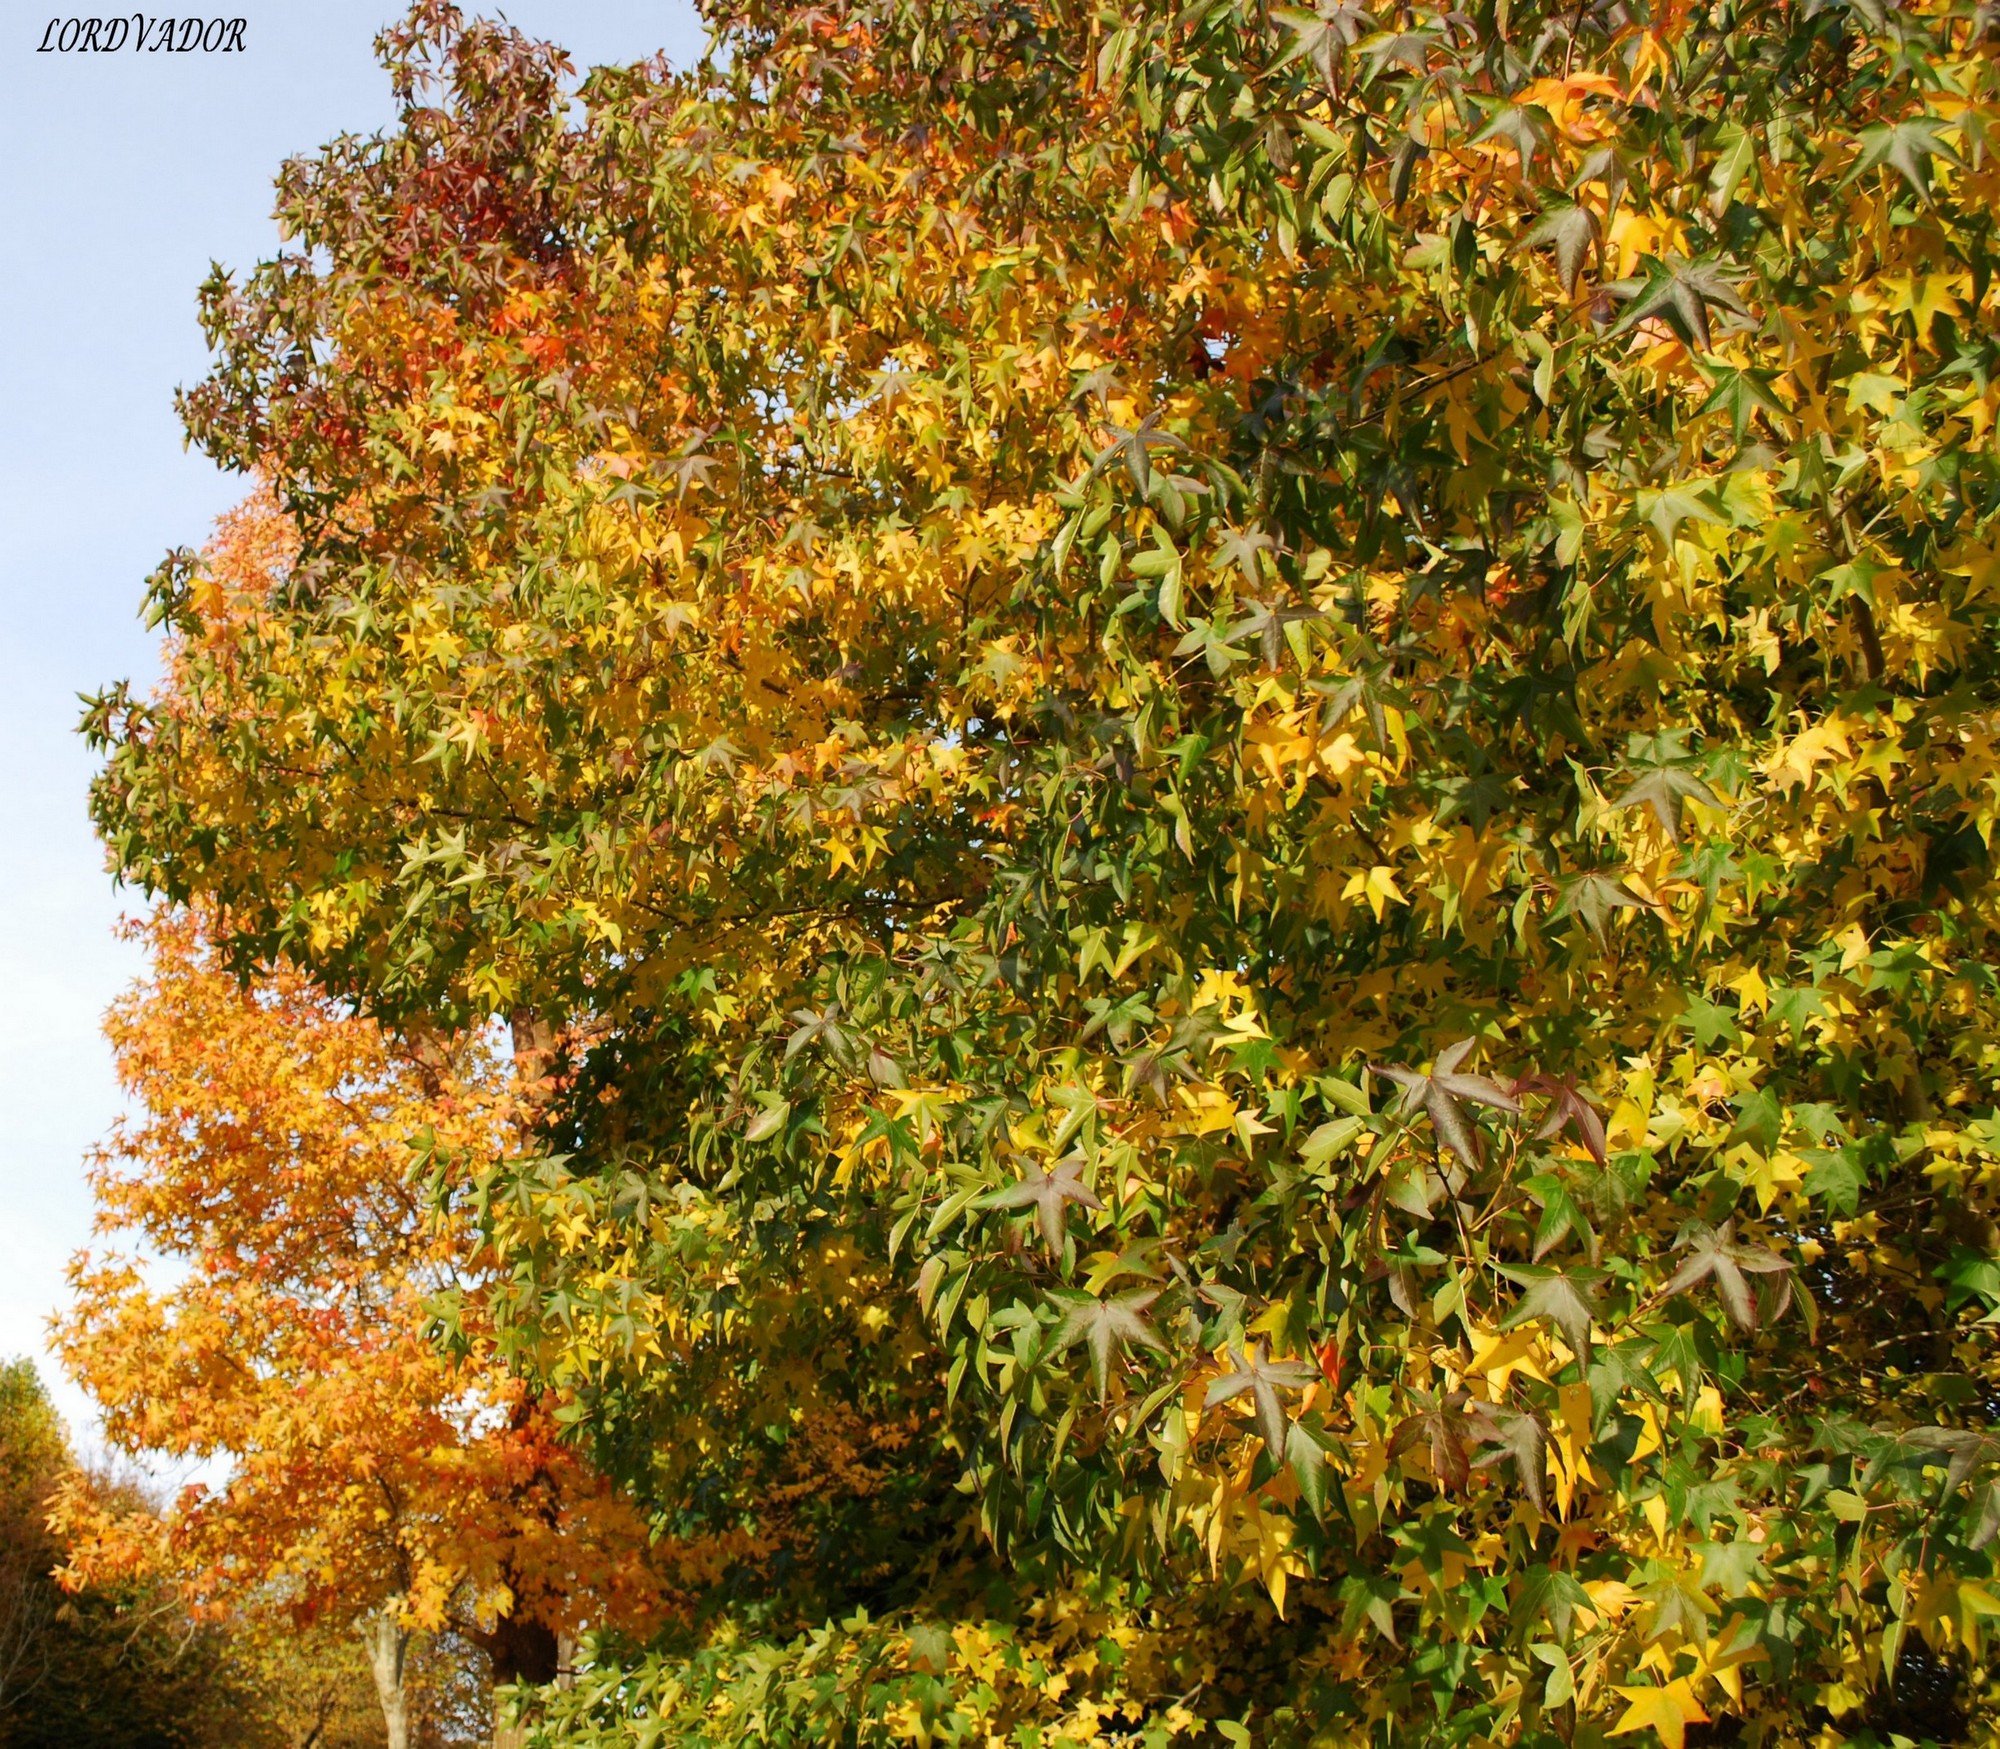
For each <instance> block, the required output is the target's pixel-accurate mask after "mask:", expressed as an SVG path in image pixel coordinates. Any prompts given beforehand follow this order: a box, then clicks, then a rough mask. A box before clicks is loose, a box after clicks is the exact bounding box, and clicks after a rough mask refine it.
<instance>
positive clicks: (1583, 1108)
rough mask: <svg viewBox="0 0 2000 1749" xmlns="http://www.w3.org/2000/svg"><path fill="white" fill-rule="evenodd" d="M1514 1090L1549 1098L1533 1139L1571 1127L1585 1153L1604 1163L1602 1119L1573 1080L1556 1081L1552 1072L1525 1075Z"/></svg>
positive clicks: (1517, 1093) (1519, 1093)
mask: <svg viewBox="0 0 2000 1749" xmlns="http://www.w3.org/2000/svg"><path fill="white" fill-rule="evenodd" d="M1514 1093H1515V1096H1516V1097H1517V1098H1518V1097H1519V1096H1520V1095H1521V1094H1523V1093H1540V1094H1544V1095H1546V1096H1547V1098H1548V1102H1549V1103H1548V1109H1547V1110H1546V1111H1545V1112H1543V1114H1542V1122H1541V1126H1540V1127H1539V1128H1538V1129H1537V1130H1536V1131H1535V1140H1536V1141H1538V1142H1546V1141H1548V1140H1549V1139H1550V1138H1551V1137H1552V1136H1558V1135H1561V1134H1562V1132H1563V1131H1564V1130H1566V1129H1568V1130H1574V1131H1575V1132H1576V1139H1577V1140H1578V1141H1580V1142H1581V1143H1582V1144H1583V1146H1584V1150H1585V1152H1587V1153H1588V1154H1589V1155H1590V1157H1591V1158H1592V1159H1593V1160H1595V1161H1596V1162H1597V1163H1598V1165H1600V1166H1602V1165H1604V1164H1605V1161H1606V1158H1607V1156H1606V1153H1605V1135H1604V1119H1603V1118H1602V1117H1601V1116H1600V1115H1599V1114H1598V1110H1597V1107H1596V1106H1594V1105H1592V1104H1591V1103H1590V1101H1589V1100H1588V1099H1587V1098H1585V1097H1584V1095H1583V1094H1582V1093H1580V1092H1578V1091H1577V1088H1576V1085H1575V1083H1574V1082H1570V1081H1558V1080H1556V1079H1555V1077H1553V1076H1551V1075H1528V1076H1524V1077H1523V1078H1522V1079H1520V1080H1518V1081H1516V1082H1515V1083H1514Z"/></svg>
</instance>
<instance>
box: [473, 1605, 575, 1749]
mask: <svg viewBox="0 0 2000 1749" xmlns="http://www.w3.org/2000/svg"><path fill="white" fill-rule="evenodd" d="M472 1639H473V1641H474V1642H475V1643H476V1644H478V1645H480V1646H482V1647H484V1648H485V1651H486V1655H487V1657H489V1658H490V1659H492V1660H493V1686H494V1687H495V1688H496V1689H498V1688H500V1687H502V1686H504V1685H505V1684H507V1683H512V1682H524V1683H533V1684H536V1685H538V1686H539V1685H541V1684H543V1683H549V1682H556V1681H559V1680H560V1679H561V1674H562V1667H563V1663H564V1659H563V1650H562V1648H563V1642H562V1640H560V1639H559V1638H558V1637H557V1636H556V1633H555V1630H554V1629H553V1628H550V1627H546V1626H544V1625H543V1624H542V1623H541V1622H538V1621H528V1620H521V1619H517V1618H515V1617H512V1616H507V1617H503V1618H502V1619H501V1620H499V1621H497V1622H495V1623H494V1624H493V1626H492V1627H491V1628H490V1629H489V1630H488V1631H487V1632H485V1633H476V1634H474V1635H473V1636H472ZM500 1706H501V1703H500V1700H499V1697H498V1696H497V1695H496V1696H495V1698H494V1702H493V1749H522V1745H523V1744H525V1743H526V1742H527V1740H528V1727H527V1726H526V1725H525V1724H519V1725H509V1724H503V1723H502V1722H501V1718H500Z"/></svg>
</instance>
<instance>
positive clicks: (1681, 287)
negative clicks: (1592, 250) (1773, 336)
mask: <svg viewBox="0 0 2000 1749" xmlns="http://www.w3.org/2000/svg"><path fill="white" fill-rule="evenodd" d="M1609 290H1610V291H1611V293H1612V295H1613V296H1614V297H1619V298H1623V299H1625V300H1626V302H1627V308H1626V310H1625V313H1624V315H1622V316H1621V317H1619V319H1618V321H1617V324H1616V325H1615V326H1614V327H1613V328H1612V330H1611V332H1612V333H1613V334H1622V333H1624V332H1625V331H1626V330H1627V329H1629V328H1633V327H1636V326H1637V325H1638V324H1639V323H1641V322H1643V321H1645V320H1646V318H1647V317H1649V316H1658V317H1660V318H1661V319H1662V320H1663V321H1665V322H1666V323H1667V325H1668V326H1669V327H1671V328H1672V329H1673V330H1674V331H1675V332H1676V333H1677V334H1679V335H1680V337H1681V338H1682V339H1683V340H1684V341H1686V342H1687V343H1688V344H1689V345H1690V346H1695V347H1699V348H1700V349H1701V350H1702V351H1703V352H1712V351H1714V349H1715V347H1714V341H1713V339H1712V337H1711V336H1710V334H1709V327H1708V306H1709V305H1711V304H1714V305H1717V306H1719V307H1720V308H1722V309H1725V310H1733V311H1734V312H1735V313H1736V314H1738V315H1741V316H1747V315H1749V313H1750V309H1749V306H1748V305H1747V304H1745V303H1744V302H1743V300H1742V298H1741V297H1739V296H1738V295H1737V292H1736V288H1735V287H1734V286H1733V285H1731V284H1730V283H1729V281H1728V280H1727V279H1725V278H1724V277H1723V275H1722V272H1721V270H1720V269H1719V268H1717V267H1715V266H1713V265H1712V264H1709V263H1706V262H1695V261H1671V262H1669V261H1659V260H1655V259H1652V258H1648V260H1647V262H1646V277H1645V278H1644V279H1642V280H1621V281H1619V283H1618V284H1617V285H1615V286H1612V287H1610V288H1609Z"/></svg>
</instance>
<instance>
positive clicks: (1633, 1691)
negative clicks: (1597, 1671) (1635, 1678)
mask: <svg viewBox="0 0 2000 1749" xmlns="http://www.w3.org/2000/svg"><path fill="white" fill-rule="evenodd" d="M1618 1693H1619V1696H1620V1698H1621V1699H1622V1700H1623V1701H1624V1702H1625V1712H1624V1715H1623V1716H1622V1717H1621V1718H1620V1719H1619V1721H1618V1723H1617V1724H1615V1725H1613V1726H1612V1727H1611V1735H1612V1736H1614V1737H1624V1736H1629V1735H1630V1734H1631V1733H1632V1732H1634V1731H1643V1730H1646V1729H1648V1728H1651V1729H1652V1730H1655V1731H1657V1732H1658V1733H1659V1734H1660V1741H1661V1743H1662V1744H1664V1745H1665V1749H1682V1745H1683V1744H1685V1742H1686V1741H1687V1728H1688V1726H1689V1725H1698V1724H1700V1723H1701V1722H1702V1721H1703V1720H1704V1719H1706V1718H1707V1717H1708V1714H1707V1713H1705V1712H1703V1711H1702V1707H1701V1702H1700V1701H1698V1700H1696V1699H1695V1697H1694V1685H1693V1684H1692V1683H1690V1682H1689V1681H1688V1679H1687V1678H1686V1677H1685V1676H1683V1677H1681V1678H1680V1679H1679V1680H1677V1681H1674V1682H1669V1683H1668V1684H1667V1685H1666V1686H1665V1687H1664V1688H1621V1689H1619V1691H1618Z"/></svg>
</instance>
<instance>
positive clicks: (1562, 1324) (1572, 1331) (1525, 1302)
mask: <svg viewBox="0 0 2000 1749" xmlns="http://www.w3.org/2000/svg"><path fill="white" fill-rule="evenodd" d="M1498 1267H1499V1270H1500V1273H1501V1274H1502V1275H1504V1276H1506V1278H1507V1279H1508V1280H1509V1281H1513V1282H1519V1283H1520V1284H1521V1285H1522V1286H1523V1287H1525V1288H1526V1289H1527V1290H1528V1291H1527V1292H1526V1293H1524V1294H1523V1295H1522V1296H1521V1298H1520V1300H1519V1301H1518V1302H1517V1303H1516V1305H1515V1307H1514V1309H1513V1311H1512V1312H1510V1313H1509V1314H1508V1315H1507V1318H1506V1320H1505V1321H1504V1322H1503V1323H1502V1324H1501V1326H1500V1327H1501V1329H1503V1330H1511V1329H1513V1328H1514V1326H1515V1325H1517V1324H1525V1323H1527V1322H1528V1321H1529V1320H1530V1319H1532V1318H1546V1319H1547V1320H1548V1321H1549V1322H1550V1323H1551V1324H1553V1325H1555V1327H1556V1328H1557V1329H1558V1330H1560V1331H1561V1332H1562V1333H1563V1339H1564V1341H1566V1342H1567V1343H1568V1344H1569V1345H1570V1349H1571V1351H1572V1352H1573V1353H1574V1354H1575V1355H1576V1357H1577V1359H1578V1360H1579V1361H1581V1362H1582V1363H1583V1364H1584V1365H1585V1366H1586V1367H1588V1366H1589V1364H1590V1321H1591V1318H1592V1316H1593V1315H1594V1313H1595V1310H1596V1308H1595V1306H1594V1304H1593V1303H1592V1300H1591V1288H1592V1286H1593V1284H1595V1283H1596V1282H1599V1281H1602V1280H1603V1279H1604V1271H1603V1270H1601V1269H1580V1268H1571V1269H1547V1268H1543V1267H1541V1266H1539V1265H1535V1264H1501V1265H1499V1266H1498Z"/></svg>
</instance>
